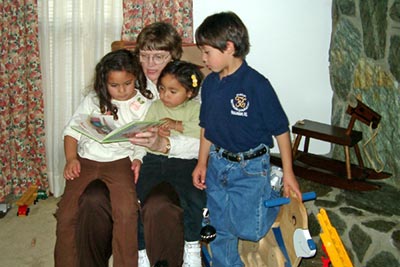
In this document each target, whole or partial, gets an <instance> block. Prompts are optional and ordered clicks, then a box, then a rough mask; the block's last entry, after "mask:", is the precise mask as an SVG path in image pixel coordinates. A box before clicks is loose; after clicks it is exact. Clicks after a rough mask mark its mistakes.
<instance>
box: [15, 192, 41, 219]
mask: <svg viewBox="0 0 400 267" xmlns="http://www.w3.org/2000/svg"><path fill="white" fill-rule="evenodd" d="M37 191H38V187H37V186H36V185H31V186H30V187H29V188H28V190H27V191H26V192H25V193H24V194H23V195H22V196H21V197H20V199H19V200H18V201H17V202H16V204H17V206H18V212H17V216H27V215H28V214H29V206H30V205H32V204H36V202H37V200H36V198H37Z"/></svg>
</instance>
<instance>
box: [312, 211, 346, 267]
mask: <svg viewBox="0 0 400 267" xmlns="http://www.w3.org/2000/svg"><path fill="white" fill-rule="evenodd" d="M317 218H318V221H319V224H320V225H321V228H322V233H320V235H319V236H320V237H321V240H322V243H323V244H324V246H325V249H326V252H327V254H328V257H329V259H330V260H331V263H332V265H333V267H353V264H352V263H351V260H350V258H349V256H348V254H347V251H346V249H345V248H344V246H343V243H342V240H341V239H340V236H339V235H338V233H337V231H336V229H335V227H333V226H332V225H331V222H330V220H329V218H328V214H327V213H326V211H325V209H320V211H319V213H318V214H317Z"/></svg>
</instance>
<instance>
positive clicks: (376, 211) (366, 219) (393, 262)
mask: <svg viewBox="0 0 400 267" xmlns="http://www.w3.org/2000/svg"><path fill="white" fill-rule="evenodd" d="M299 183H300V186H301V188H302V191H303V192H310V191H314V192H316V194H317V199H316V200H313V201H307V202H305V203H304V204H305V206H306V208H307V213H308V227H309V230H310V233H311V236H312V238H313V240H314V242H315V243H316V244H317V255H316V256H315V257H313V258H311V259H303V260H302V262H301V264H300V267H321V266H322V261H321V256H324V253H323V251H322V249H321V247H322V243H321V240H320V238H319V234H320V233H321V227H320V225H319V222H318V219H317V214H318V213H319V211H320V209H321V208H324V209H325V210H326V211H327V214H328V217H329V219H330V221H331V224H332V226H334V227H335V228H336V231H337V232H338V234H339V235H340V238H341V240H342V242H343V245H344V247H345V249H346V251H347V253H348V255H349V257H350V259H351V262H352V263H353V266H354V267H399V266H400V263H399V262H400V205H399V204H398V200H397V199H398V196H399V193H400V191H399V190H398V189H397V188H395V187H394V186H392V185H389V184H387V183H382V188H381V189H380V190H377V191H369V192H355V191H346V190H341V189H337V188H331V187H328V186H325V185H320V184H316V183H314V182H311V181H307V180H305V179H301V178H299ZM325 257H326V256H325Z"/></svg>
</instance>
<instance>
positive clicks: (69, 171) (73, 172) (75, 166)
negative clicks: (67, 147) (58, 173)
mask: <svg viewBox="0 0 400 267" xmlns="http://www.w3.org/2000/svg"><path fill="white" fill-rule="evenodd" d="M80 173H81V163H80V162H79V160H78V159H76V158H75V159H71V160H69V161H67V163H66V164H65V167H64V178H65V179H67V180H74V179H75V178H78V177H79V174H80Z"/></svg>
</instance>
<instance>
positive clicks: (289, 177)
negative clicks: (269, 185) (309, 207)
mask: <svg viewBox="0 0 400 267" xmlns="http://www.w3.org/2000/svg"><path fill="white" fill-rule="evenodd" d="M291 191H292V192H293V193H295V194H296V196H297V198H298V199H299V201H300V202H302V201H303V200H302V194H301V191H300V186H299V183H298V182H297V179H296V176H295V175H294V173H293V172H292V173H291V174H285V172H284V173H283V196H285V197H290V194H291Z"/></svg>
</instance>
